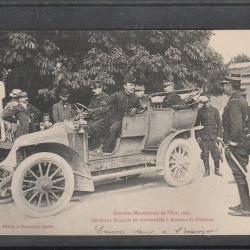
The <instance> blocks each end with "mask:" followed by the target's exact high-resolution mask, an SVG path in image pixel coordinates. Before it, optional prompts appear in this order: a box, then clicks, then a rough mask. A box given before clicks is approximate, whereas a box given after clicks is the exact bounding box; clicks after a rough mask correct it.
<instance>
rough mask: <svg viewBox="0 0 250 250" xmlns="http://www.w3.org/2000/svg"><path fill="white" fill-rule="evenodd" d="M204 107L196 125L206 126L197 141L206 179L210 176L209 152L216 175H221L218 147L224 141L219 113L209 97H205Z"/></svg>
mask: <svg viewBox="0 0 250 250" xmlns="http://www.w3.org/2000/svg"><path fill="white" fill-rule="evenodd" d="M202 101H203V104H204V106H203V107H202V108H200V109H199V110H198V114H197V121H196V125H202V126H204V127H203V129H201V130H197V131H196V137H197V141H198V143H199V145H200V148H201V150H202V151H201V159H202V160H203V163H204V166H205V173H204V175H203V176H204V177H207V176H209V175H210V166H209V152H210V153H211V156H212V158H213V160H214V167H215V174H216V175H218V176H222V174H221V173H220V150H219V147H218V145H217V143H218V142H220V141H222V124H221V118H220V114H219V111H218V110H217V109H216V108H215V107H213V106H212V105H211V100H210V98H209V97H203V99H202Z"/></svg>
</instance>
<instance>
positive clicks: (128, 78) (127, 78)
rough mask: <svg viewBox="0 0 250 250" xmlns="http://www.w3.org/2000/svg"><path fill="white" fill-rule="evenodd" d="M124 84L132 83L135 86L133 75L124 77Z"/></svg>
mask: <svg viewBox="0 0 250 250" xmlns="http://www.w3.org/2000/svg"><path fill="white" fill-rule="evenodd" d="M124 83H132V84H135V83H136V78H135V77H134V75H132V74H131V73H129V74H127V75H125V77H124Z"/></svg>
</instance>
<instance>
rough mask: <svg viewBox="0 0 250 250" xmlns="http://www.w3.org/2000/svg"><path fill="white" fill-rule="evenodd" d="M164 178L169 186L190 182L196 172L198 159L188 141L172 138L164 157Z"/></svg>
mask: <svg viewBox="0 0 250 250" xmlns="http://www.w3.org/2000/svg"><path fill="white" fill-rule="evenodd" d="M164 170H165V171H164V179H165V180H166V182H167V183H168V184H169V185H171V186H183V185H186V184H189V183H190V182H192V181H193V180H194V179H195V177H196V175H197V173H198V161H197V159H196V154H195V152H194V151H193V150H192V148H191V145H190V144H189V142H188V141H187V140H185V139H182V138H177V139H174V140H173V141H172V142H171V143H170V145H169V147H168V148H167V151H166V154H165V158H164Z"/></svg>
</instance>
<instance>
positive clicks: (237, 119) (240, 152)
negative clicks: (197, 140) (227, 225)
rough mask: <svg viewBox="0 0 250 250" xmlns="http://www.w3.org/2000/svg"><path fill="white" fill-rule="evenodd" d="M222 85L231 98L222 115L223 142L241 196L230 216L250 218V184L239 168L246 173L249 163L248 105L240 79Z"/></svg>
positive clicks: (229, 78) (229, 80) (231, 208)
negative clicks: (247, 136) (249, 186)
mask: <svg viewBox="0 0 250 250" xmlns="http://www.w3.org/2000/svg"><path fill="white" fill-rule="evenodd" d="M221 84H222V86H223V90H224V93H225V94H226V95H228V96H229V100H228V103H227V105H226V106H225V108H224V111H223V115H222V125H223V129H224V132H223V141H224V143H225V144H226V145H228V147H227V148H226V150H225V156H226V159H227V163H228V165H229V167H230V168H231V170H232V172H233V176H234V178H235V180H236V183H237V187H238V191H239V196H240V204H239V205H238V206H235V207H229V210H230V211H229V214H230V215H233V216H250V198H249V190H248V183H247V180H246V176H245V175H244V173H243V172H242V170H241V169H240V167H239V165H240V166H241V168H243V169H244V170H245V171H246V170H247V169H246V167H247V165H248V161H249V160H248V155H249V145H247V144H246V143H245V130H246V126H247V125H246V123H247V116H248V103H247V101H246V99H245V98H244V97H243V96H242V95H241V93H240V86H241V79H240V78H238V77H228V78H227V79H226V80H224V81H222V83H221ZM238 164H239V165H238Z"/></svg>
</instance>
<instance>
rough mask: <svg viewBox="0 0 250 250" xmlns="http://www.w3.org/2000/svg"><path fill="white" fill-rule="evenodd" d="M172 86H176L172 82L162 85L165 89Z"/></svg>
mask: <svg viewBox="0 0 250 250" xmlns="http://www.w3.org/2000/svg"><path fill="white" fill-rule="evenodd" d="M172 85H174V83H173V82H170V81H164V82H163V83H162V86H163V87H164V88H165V87H168V86H172Z"/></svg>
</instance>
